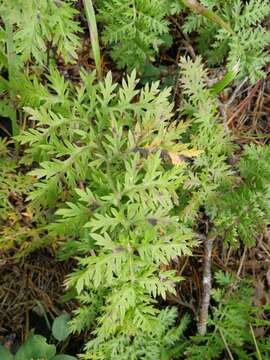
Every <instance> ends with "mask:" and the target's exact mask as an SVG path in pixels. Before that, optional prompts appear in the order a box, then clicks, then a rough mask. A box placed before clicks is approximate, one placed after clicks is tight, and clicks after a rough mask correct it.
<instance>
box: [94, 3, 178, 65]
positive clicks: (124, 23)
mask: <svg viewBox="0 0 270 360" xmlns="http://www.w3.org/2000/svg"><path fill="white" fill-rule="evenodd" d="M97 7H98V12H99V20H100V22H101V23H103V24H104V25H105V28H104V31H103V33H102V37H103V41H104V42H105V43H106V44H108V45H109V46H110V47H111V55H112V58H113V59H114V60H115V61H116V63H117V65H118V67H119V68H125V67H128V69H133V68H137V69H143V67H144V66H145V63H146V62H148V61H150V60H151V59H153V58H154V56H155V55H156V54H157V52H158V49H159V47H160V45H162V44H163V43H164V39H163V36H164V35H168V33H169V23H168V21H167V20H166V18H165V16H166V15H169V13H170V12H171V11H172V10H174V11H176V9H174V8H173V7H176V4H175V2H172V3H171V4H170V2H169V1H167V0H161V1H160V0H134V1H133V0H132V1H130V0H113V1H111V0H98V2H97Z"/></svg>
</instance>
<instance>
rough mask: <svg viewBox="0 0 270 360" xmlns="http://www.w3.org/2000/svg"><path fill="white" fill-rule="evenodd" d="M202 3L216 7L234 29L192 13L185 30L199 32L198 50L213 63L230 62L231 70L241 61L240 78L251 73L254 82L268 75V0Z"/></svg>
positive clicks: (269, 36)
mask: <svg viewBox="0 0 270 360" xmlns="http://www.w3.org/2000/svg"><path fill="white" fill-rule="evenodd" d="M201 4H202V5H203V6H205V7H206V8H207V9H209V10H213V11H214V12H215V13H216V14H217V15H219V16H220V17H221V18H222V19H223V20H224V21H226V22H227V23H228V24H230V27H231V29H232V31H228V30H227V29H225V28H224V27H220V26H219V25H217V24H216V23H215V22H213V21H211V20H210V19H209V18H206V17H203V16H200V15H197V14H195V13H191V14H189V15H188V17H187V18H186V20H185V23H184V25H183V30H184V31H185V32H186V33H191V32H194V31H195V32H197V33H198V34H199V36H198V49H199V51H200V52H201V53H202V54H203V55H204V56H205V58H206V59H207V61H208V63H209V64H210V65H216V64H220V63H223V62H224V61H226V62H227V66H228V68H229V69H232V68H233V66H234V65H235V64H237V63H238V61H239V62H240V71H239V77H244V76H249V78H250V80H251V81H252V82H254V81H255V80H256V79H258V78H261V77H263V76H264V75H265V73H264V71H263V67H264V66H265V65H266V64H267V63H268V62H269V54H268V52H267V50H266V47H267V46H269V43H270V35H269V32H268V31H267V29H266V28H265V27H263V22H264V20H265V19H266V17H267V16H268V15H269V13H270V7H269V2H268V1H267V0H249V1H245V2H243V1H241V0H228V1H223V0H204V1H201Z"/></svg>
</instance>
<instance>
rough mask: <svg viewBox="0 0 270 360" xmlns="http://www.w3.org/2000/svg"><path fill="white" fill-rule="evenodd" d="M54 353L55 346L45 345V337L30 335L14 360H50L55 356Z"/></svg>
mask: <svg viewBox="0 0 270 360" xmlns="http://www.w3.org/2000/svg"><path fill="white" fill-rule="evenodd" d="M55 353H56V349H55V346H54V345H49V344H47V340H46V338H45V337H43V336H41V335H35V334H33V333H31V334H30V336H29V338H28V339H27V341H26V342H25V343H24V344H23V345H22V346H21V347H20V349H19V350H18V352H17V354H16V356H15V360H26V359H27V360H28V359H29V360H30V359H31V360H32V359H33V360H40V359H44V360H50V359H51V358H52V357H53V356H55Z"/></svg>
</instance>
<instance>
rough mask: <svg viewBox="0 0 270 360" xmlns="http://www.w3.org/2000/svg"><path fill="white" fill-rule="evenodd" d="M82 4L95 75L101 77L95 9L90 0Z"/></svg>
mask: <svg viewBox="0 0 270 360" xmlns="http://www.w3.org/2000/svg"><path fill="white" fill-rule="evenodd" d="M83 4H84V8H85V12H86V18H87V22H88V28H89V32H90V39H91V46H92V51H93V55H94V60H95V64H96V69H97V76H98V78H99V79H101V78H102V69H101V61H100V47H99V41H98V30H97V22H96V15H95V10H94V6H93V3H92V0H83Z"/></svg>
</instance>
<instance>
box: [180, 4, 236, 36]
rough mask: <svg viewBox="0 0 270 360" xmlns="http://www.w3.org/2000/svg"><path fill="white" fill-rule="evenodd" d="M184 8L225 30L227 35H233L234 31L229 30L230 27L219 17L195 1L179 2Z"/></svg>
mask: <svg viewBox="0 0 270 360" xmlns="http://www.w3.org/2000/svg"><path fill="white" fill-rule="evenodd" d="M180 2H182V3H183V4H184V5H185V6H186V7H188V8H189V9H190V10H192V11H193V12H195V13H197V14H199V15H202V16H204V17H206V18H207V19H209V20H211V21H212V22H214V23H216V24H217V25H219V26H220V27H222V28H224V29H225V30H227V31H228V32H229V33H231V34H232V35H234V31H233V30H232V28H231V25H230V24H229V23H227V22H226V21H224V20H223V19H222V18H221V17H220V16H218V15H217V14H215V13H214V12H213V11H212V10H209V9H207V8H206V7H205V6H203V5H202V4H200V3H199V2H198V1H197V0H180Z"/></svg>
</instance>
